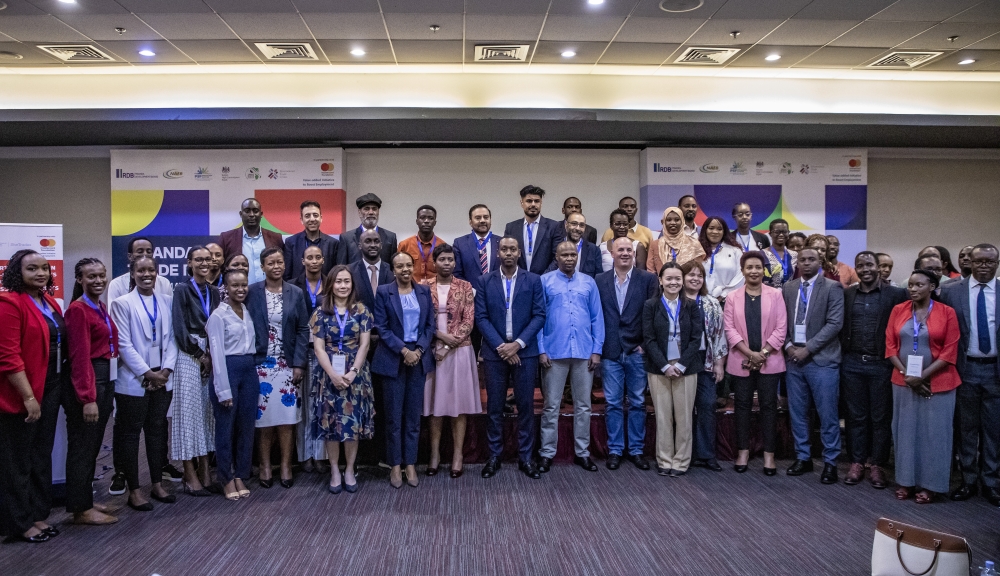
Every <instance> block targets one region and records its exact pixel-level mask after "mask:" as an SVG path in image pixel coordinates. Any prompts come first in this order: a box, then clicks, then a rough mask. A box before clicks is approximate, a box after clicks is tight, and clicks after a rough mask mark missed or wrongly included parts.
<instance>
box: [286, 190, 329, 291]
mask: <svg viewBox="0 0 1000 576" xmlns="http://www.w3.org/2000/svg"><path fill="white" fill-rule="evenodd" d="M299 220H300V221H301V222H302V228H303V230H302V232H299V233H297V234H293V235H291V236H289V237H288V238H287V239H286V240H285V280H286V281H288V282H291V281H292V280H295V279H297V278H299V277H300V276H302V275H304V274H305V265H304V264H303V262H302V258H303V256H305V253H306V248H308V247H310V246H316V247H317V248H319V250H320V252H321V253H322V254H323V276H326V274H327V272H329V271H330V270H331V269H332V268H333V267H334V265H336V263H337V247H338V245H339V244H340V241H339V240H337V239H336V238H334V237H333V236H328V235H326V234H324V233H323V232H321V231H320V226H321V225H322V224H323V212H322V210H321V209H320V207H319V202H316V201H315V200H306V201H305V202H303V203H302V205H301V206H299Z"/></svg>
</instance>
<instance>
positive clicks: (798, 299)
mask: <svg viewBox="0 0 1000 576" xmlns="http://www.w3.org/2000/svg"><path fill="white" fill-rule="evenodd" d="M819 277H820V274H819V272H817V273H816V274H815V275H814V276H813V277H812V278H808V279H807V278H805V277H804V276H803V277H800V278H799V282H801V284H799V290H796V291H795V313H794V315H793V316H792V317H791V319H790V320H791V322H792V324H793V325H794V324H795V320H796V319H797V318H798V317H799V306H800V305H801V304H802V292H805V295H806V311H805V312H803V313H802V324H800V326H805V325H806V324H807V323H808V322H809V305H810V304H812V293H813V288H815V287H816V281H817V280H819ZM806 282H808V283H809V285H808V286H806V285H805V283H806ZM793 334H794V332H793ZM792 340H794V338H792ZM796 344H805V342H792V341H788V342H785V348H786V349H787V348H788V347H789V346H795V345H796Z"/></svg>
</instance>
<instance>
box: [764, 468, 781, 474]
mask: <svg viewBox="0 0 1000 576" xmlns="http://www.w3.org/2000/svg"><path fill="white" fill-rule="evenodd" d="M777 473H778V469H777V468H766V467H765V468H764V476H774V475H775V474H777Z"/></svg>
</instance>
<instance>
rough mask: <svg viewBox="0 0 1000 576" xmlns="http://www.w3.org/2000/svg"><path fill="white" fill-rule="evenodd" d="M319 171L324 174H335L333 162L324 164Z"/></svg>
mask: <svg viewBox="0 0 1000 576" xmlns="http://www.w3.org/2000/svg"><path fill="white" fill-rule="evenodd" d="M319 169H320V170H321V171H323V172H333V162H323V163H322V164H320V165H319Z"/></svg>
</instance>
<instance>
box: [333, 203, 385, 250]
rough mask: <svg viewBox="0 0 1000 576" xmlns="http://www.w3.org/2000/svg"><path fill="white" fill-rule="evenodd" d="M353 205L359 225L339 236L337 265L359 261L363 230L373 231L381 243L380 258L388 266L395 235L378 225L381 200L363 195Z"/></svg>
mask: <svg viewBox="0 0 1000 576" xmlns="http://www.w3.org/2000/svg"><path fill="white" fill-rule="evenodd" d="M355 204H357V206H358V218H359V219H360V220H361V225H360V226H358V227H357V228H355V229H353V230H345V231H344V233H343V234H341V235H340V245H339V246H337V263H338V264H353V263H355V262H358V261H360V260H361V259H362V257H361V250H360V249H359V245H360V240H361V233H362V232H364V231H365V230H374V231H375V232H377V233H378V236H379V239H380V240H381V242H382V252H381V254H380V258H381V259H382V261H383V262H385V263H386V265H387V266H389V264H388V262H389V261H390V260H392V255H393V254H395V253H396V234H395V233H394V232H390V231H388V230H386V229H385V228H382V227H380V226H379V225H378V216H379V211H380V210H381V209H382V199H381V198H379V197H378V196H376V195H374V194H365V195H363V196H359V197H358V199H357V200H356V201H355ZM390 267H391V266H390Z"/></svg>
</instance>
